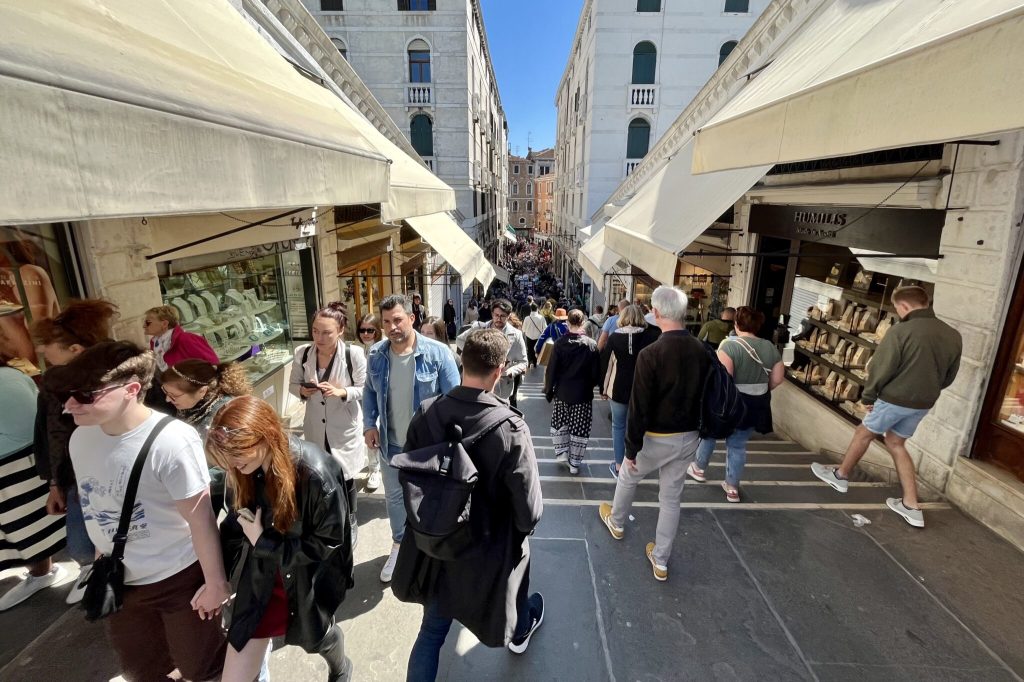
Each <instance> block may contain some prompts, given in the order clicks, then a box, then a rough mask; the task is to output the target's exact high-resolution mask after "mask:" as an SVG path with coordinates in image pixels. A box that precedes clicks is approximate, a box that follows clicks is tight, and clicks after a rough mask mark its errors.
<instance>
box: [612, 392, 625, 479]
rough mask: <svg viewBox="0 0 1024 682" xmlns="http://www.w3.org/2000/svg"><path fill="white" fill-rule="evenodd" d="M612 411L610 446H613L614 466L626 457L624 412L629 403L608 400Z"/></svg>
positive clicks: (618, 465)
mask: <svg viewBox="0 0 1024 682" xmlns="http://www.w3.org/2000/svg"><path fill="white" fill-rule="evenodd" d="M608 406H609V407H610V408H611V411H612V446H614V448H615V466H616V467H620V466H622V460H623V459H625V457H626V413H627V412H628V410H629V405H628V404H626V403H617V402H615V401H614V400H609V401H608Z"/></svg>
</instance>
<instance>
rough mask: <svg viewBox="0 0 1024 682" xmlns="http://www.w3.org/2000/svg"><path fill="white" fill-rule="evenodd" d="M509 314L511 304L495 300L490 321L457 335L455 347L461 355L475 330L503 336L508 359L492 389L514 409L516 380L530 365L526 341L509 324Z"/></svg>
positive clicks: (519, 332)
mask: <svg viewBox="0 0 1024 682" xmlns="http://www.w3.org/2000/svg"><path fill="white" fill-rule="evenodd" d="M511 314H512V303H510V302H509V301H508V300H506V299H504V298H499V299H496V300H495V301H494V302H493V303H491V319H490V321H489V322H476V323H474V324H473V326H471V327H470V328H469V329H467V330H466V331H464V332H462V333H461V334H459V336H458V338H456V339H455V346H456V347H457V348H458V349H459V354H461V353H462V349H463V347H464V346H465V345H466V339H467V338H469V335H470V334H471V333H472V332H473V330H475V329H487V328H493V329H497V330H498V331H500V332H501V333H502V334H504V335H505V338H506V339H508V343H509V348H508V357H507V358H505V368H504V369H503V370H502V373H501V379H500V380H499V381H498V385H497V386H495V387H494V394H495V395H496V396H498V397H499V398H501V399H503V400H507V401H509V404H510V405H512V407H516V405H517V404H518V400H517V399H516V397H517V396H516V394H515V388H516V379H517V378H518V377H520V376H522V375H523V374H526V370H527V369H528V368H529V366H530V365H529V358H528V357H527V355H526V340H525V339H524V338H523V332H521V331H519V330H518V329H516V328H515V327H513V326H512V325H511V324H509V321H508V318H509V316H510V315H511Z"/></svg>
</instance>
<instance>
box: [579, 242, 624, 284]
mask: <svg viewBox="0 0 1024 682" xmlns="http://www.w3.org/2000/svg"><path fill="white" fill-rule="evenodd" d="M607 232H608V231H607V230H600V231H598V233H597V234H595V235H594V236H593V237H591V238H590V239H588V240H587V242H586V243H585V244H583V246H581V247H580V252H579V253H580V265H582V266H583V270H584V272H586V273H587V274H588V275H590V279H592V280H593V281H594V286H596V287H597V288H598V289H600V290H601V291H604V276H605V275H607V274H608V273H609V272H611V270H612V268H613V267H615V264H616V263H618V262H619V261H620V260H622V256H620V255H619V254H618V253H616V252H615V251H613V250H612V249H611V248H609V247H608V244H607V243H606V242H605V239H604V238H605V235H606V234H607Z"/></svg>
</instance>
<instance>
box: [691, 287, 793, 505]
mask: <svg viewBox="0 0 1024 682" xmlns="http://www.w3.org/2000/svg"><path fill="white" fill-rule="evenodd" d="M763 325H764V313H762V312H761V311H760V310H755V309H753V308H748V307H746V306H743V307H741V308H740V309H739V310H738V311H736V336H726V337H725V339H724V340H723V341H722V342H721V343H720V344H719V346H718V359H719V360H721V361H722V365H723V366H724V367H725V369H726V371H728V372H729V374H731V375H732V377H733V380H734V381H735V382H736V390H737V391H739V393H740V395H741V396H742V400H743V404H744V405H745V406H746V408H747V410H746V417H745V418H744V419H743V421H741V422H740V423H739V424H737V425H736V430H735V431H733V432H732V434H730V435H729V437H728V438H726V439H725V447H726V456H725V480H724V481H723V482H722V489H723V490H725V499H726V501H727V502H739V501H740V491H739V485H740V479H741V478H743V467H744V465H746V463H747V442H748V441H749V440H750V437H751V436H752V435H754V432H755V431H756V432H757V433H771V432H772V396H771V392H772V391H774V390H775V388H776V387H777V386H778V385H779V384H781V383H782V381H783V379H784V378H785V371H786V366H785V365H783V364H782V356H781V355H780V354H779V350H778V348H776V347H775V344H773V343H772V342H771V341H769V340H768V339H762V338H759V337H758V336H757V331H758V330H759V329H761V327H762V326H763ZM714 451H715V440H714V439H704V440H701V442H700V446H699V447H698V448H697V457H696V459H695V460H694V461H693V462H691V463H690V466H688V467H687V468H686V473H687V475H688V476H689V477H690V478H692V479H693V480H695V481H700V482H701V483H703V482H705V481H706V480H707V477H706V474H705V471H704V470H705V469H707V467H708V463H709V462H710V461H711V454H712V453H713V452H714Z"/></svg>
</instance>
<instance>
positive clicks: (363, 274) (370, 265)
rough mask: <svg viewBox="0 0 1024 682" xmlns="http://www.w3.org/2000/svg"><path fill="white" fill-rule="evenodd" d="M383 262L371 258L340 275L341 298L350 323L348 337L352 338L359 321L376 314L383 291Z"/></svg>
mask: <svg viewBox="0 0 1024 682" xmlns="http://www.w3.org/2000/svg"><path fill="white" fill-rule="evenodd" d="M382 267H383V262H382V259H381V258H380V257H378V258H371V259H370V260H367V261H363V262H362V263H359V264H357V265H354V266H352V267H351V268H349V269H347V270H345V271H343V272H341V273H340V275H339V277H340V279H341V282H340V284H341V298H342V301H343V302H344V304H345V308H346V313H347V315H348V319H349V323H348V330H347V334H346V335H347V336H349V337H350V338H351V337H352V335H353V334H354V333H355V332H354V330H355V328H356V326H357V325H358V323H359V320H361V319H362V318H363V316H364V315H367V314H369V313H372V312H374V311H375V310H376V309H377V303H378V302H379V301H380V299H381V291H382V290H383V274H382Z"/></svg>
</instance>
